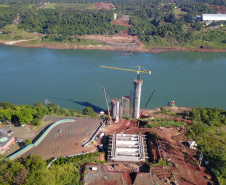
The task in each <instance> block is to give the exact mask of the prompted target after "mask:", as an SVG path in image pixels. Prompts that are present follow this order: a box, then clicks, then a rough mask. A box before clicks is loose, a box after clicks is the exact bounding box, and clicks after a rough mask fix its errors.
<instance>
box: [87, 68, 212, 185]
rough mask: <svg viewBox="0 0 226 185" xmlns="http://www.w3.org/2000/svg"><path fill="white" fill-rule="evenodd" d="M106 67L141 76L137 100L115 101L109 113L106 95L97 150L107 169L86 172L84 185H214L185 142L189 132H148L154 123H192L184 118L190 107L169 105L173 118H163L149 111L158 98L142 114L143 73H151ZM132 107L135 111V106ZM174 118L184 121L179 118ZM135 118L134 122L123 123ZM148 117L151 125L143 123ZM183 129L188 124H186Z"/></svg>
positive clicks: (136, 83)
mask: <svg viewBox="0 0 226 185" xmlns="http://www.w3.org/2000/svg"><path fill="white" fill-rule="evenodd" d="M101 67H104V68H110V69H118V70H126V71H133V72H137V79H135V80H133V84H134V93H133V96H132V95H130V96H122V98H120V99H117V98H114V99H112V100H111V101H110V102H111V110H110V107H109V105H108V100H107V94H106V91H105V88H104V87H102V88H103V90H104V94H105V99H106V105H107V109H108V112H107V113H106V114H107V115H108V122H106V124H105V126H104V127H102V128H101V129H100V130H99V135H97V137H96V139H94V141H95V146H97V148H99V150H103V151H104V156H102V160H104V161H107V164H104V165H103V164H98V165H95V164H93V165H91V164H87V165H86V166H85V167H86V168H87V169H89V170H88V171H86V172H85V173H84V175H85V176H84V179H83V183H84V184H87V185H88V184H93V185H94V184H100V185H102V184H103V185H104V184H111V185H112V184H123V185H124V184H125V185H130V184H142V185H145V184H149V185H165V184H175V185H190V184H193V185H194V184H197V185H204V184H205V185H206V184H216V183H215V179H214V177H213V175H212V174H211V172H210V171H209V170H208V169H207V168H206V167H205V165H204V164H203V163H202V159H201V161H200V152H199V151H198V150H197V144H196V143H195V141H189V140H188V139H187V138H186V127H185V126H183V127H175V126H174V127H173V126H170V127H161V126H157V127H155V128H148V127H145V125H147V124H152V123H156V120H159V123H160V122H161V120H172V121H175V122H178V121H180V122H184V123H186V124H191V120H189V119H188V118H186V115H187V112H188V111H189V108H183V107H180V108H178V107H177V106H176V105H175V102H174V100H173V101H171V102H169V107H165V109H166V110H167V111H172V112H173V113H174V115H168V114H164V113H161V109H160V108H157V109H155V110H146V106H147V105H148V103H149V101H150V100H151V98H152V96H153V95H154V93H155V91H156V89H154V91H153V92H152V94H151V95H150V98H149V99H148V101H147V103H146V105H145V107H144V108H143V109H140V100H141V87H142V84H143V80H141V78H140V73H149V74H150V73H151V71H149V70H143V71H141V70H140V66H137V67H138V70H131V69H123V68H116V67H108V66H101ZM132 102H133V106H132ZM175 114H178V115H183V116H180V117H178V116H175ZM122 117H124V118H125V117H132V118H133V119H131V120H130V119H122ZM141 118H146V119H147V120H149V121H148V122H142V119H141ZM186 124H185V125H186Z"/></svg>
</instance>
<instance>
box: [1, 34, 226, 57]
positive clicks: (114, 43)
mask: <svg viewBox="0 0 226 185" xmlns="http://www.w3.org/2000/svg"><path fill="white" fill-rule="evenodd" d="M95 37H96V36H95ZM91 39H92V38H91ZM116 39H117V40H114V38H113V39H112V38H111V40H110V41H109V40H104V39H103V38H102V40H101V39H92V40H99V41H102V42H105V43H106V44H107V45H101V44H97V45H91V44H90V45H76V44H73V43H72V44H69V43H38V44H29V40H17V41H6V40H0V44H2V45H13V46H17V47H26V48H49V49H83V50H94V49H97V50H107V51H125V52H141V53H149V52H150V53H162V52H166V51H186V52H216V53H220V52H226V48H222V49H216V48H208V47H206V48H194V49H188V48H185V47H181V46H158V45H156V46H152V48H150V49H146V47H145V46H144V44H143V43H142V42H141V41H140V40H139V39H138V38H135V39H134V37H133V38H132V41H128V43H131V42H133V43H134V45H132V46H131V45H129V44H128V43H126V41H125V38H123V39H122V38H119V37H117V38H116ZM129 39H130V40H131V38H128V40H129Z"/></svg>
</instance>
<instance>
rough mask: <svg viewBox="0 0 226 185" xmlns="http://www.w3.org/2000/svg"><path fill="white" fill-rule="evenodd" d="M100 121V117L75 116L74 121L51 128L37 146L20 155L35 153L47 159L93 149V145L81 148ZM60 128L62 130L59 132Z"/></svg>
mask: <svg viewBox="0 0 226 185" xmlns="http://www.w3.org/2000/svg"><path fill="white" fill-rule="evenodd" d="M101 121H102V120H101V119H89V118H76V119H75V121H74V122H66V123H62V124H60V125H58V126H56V127H55V128H53V130H52V131H51V132H50V133H49V134H48V135H47V136H46V137H45V139H43V141H42V142H41V143H40V144H39V145H38V146H35V147H34V148H32V149H31V150H29V151H28V152H26V153H25V154H23V156H22V157H25V156H27V155H29V154H35V155H41V156H43V157H44V158H45V159H49V158H51V157H59V156H68V155H73V154H77V153H82V152H91V151H95V150H96V147H94V146H88V147H85V148H83V147H82V145H83V144H84V143H85V142H87V141H88V140H89V139H90V137H91V136H92V135H93V133H94V132H95V131H96V129H97V128H98V126H99V125H100V122H101ZM60 129H62V131H61V132H60V133H59V130H60Z"/></svg>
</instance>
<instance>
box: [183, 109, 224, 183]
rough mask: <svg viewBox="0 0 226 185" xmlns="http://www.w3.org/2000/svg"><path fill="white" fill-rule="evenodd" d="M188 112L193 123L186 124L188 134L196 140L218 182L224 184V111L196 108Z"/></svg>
mask: <svg viewBox="0 0 226 185" xmlns="http://www.w3.org/2000/svg"><path fill="white" fill-rule="evenodd" d="M189 114H190V117H191V119H192V120H193V124H192V125H190V126H187V130H188V136H189V137H191V138H193V139H195V140H196V141H197V144H198V146H199V147H200V149H201V150H203V153H204V157H205V160H207V161H209V165H210V166H211V167H212V168H213V170H214V172H215V173H216V175H217V176H218V179H219V181H220V184H226V111H225V110H222V109H218V108H214V109H213V108H198V109H192V110H191V111H190V112H189Z"/></svg>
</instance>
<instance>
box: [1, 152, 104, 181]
mask: <svg viewBox="0 0 226 185" xmlns="http://www.w3.org/2000/svg"><path fill="white" fill-rule="evenodd" d="M100 154H101V153H99V152H95V153H90V154H85V155H81V156H76V157H70V158H66V157H64V158H59V159H57V160H56V161H55V162H54V163H52V164H51V166H50V168H47V165H48V164H49V162H50V161H51V160H52V159H50V160H47V161H46V160H44V159H43V158H42V157H41V156H35V155H30V156H27V157H26V158H25V159H23V158H21V159H18V160H17V161H11V160H7V159H6V158H5V157H4V156H3V155H1V154H0V169H1V170H0V184H4V185H9V184H14V185H20V184H24V185H34V184H37V185H43V184H45V185H46V184H48V185H57V184H74V185H79V184H82V172H83V170H84V169H82V170H81V171H80V168H81V167H82V166H83V165H84V164H86V163H92V162H95V164H96V163H103V162H102V161H99V160H98V158H99V156H100Z"/></svg>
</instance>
